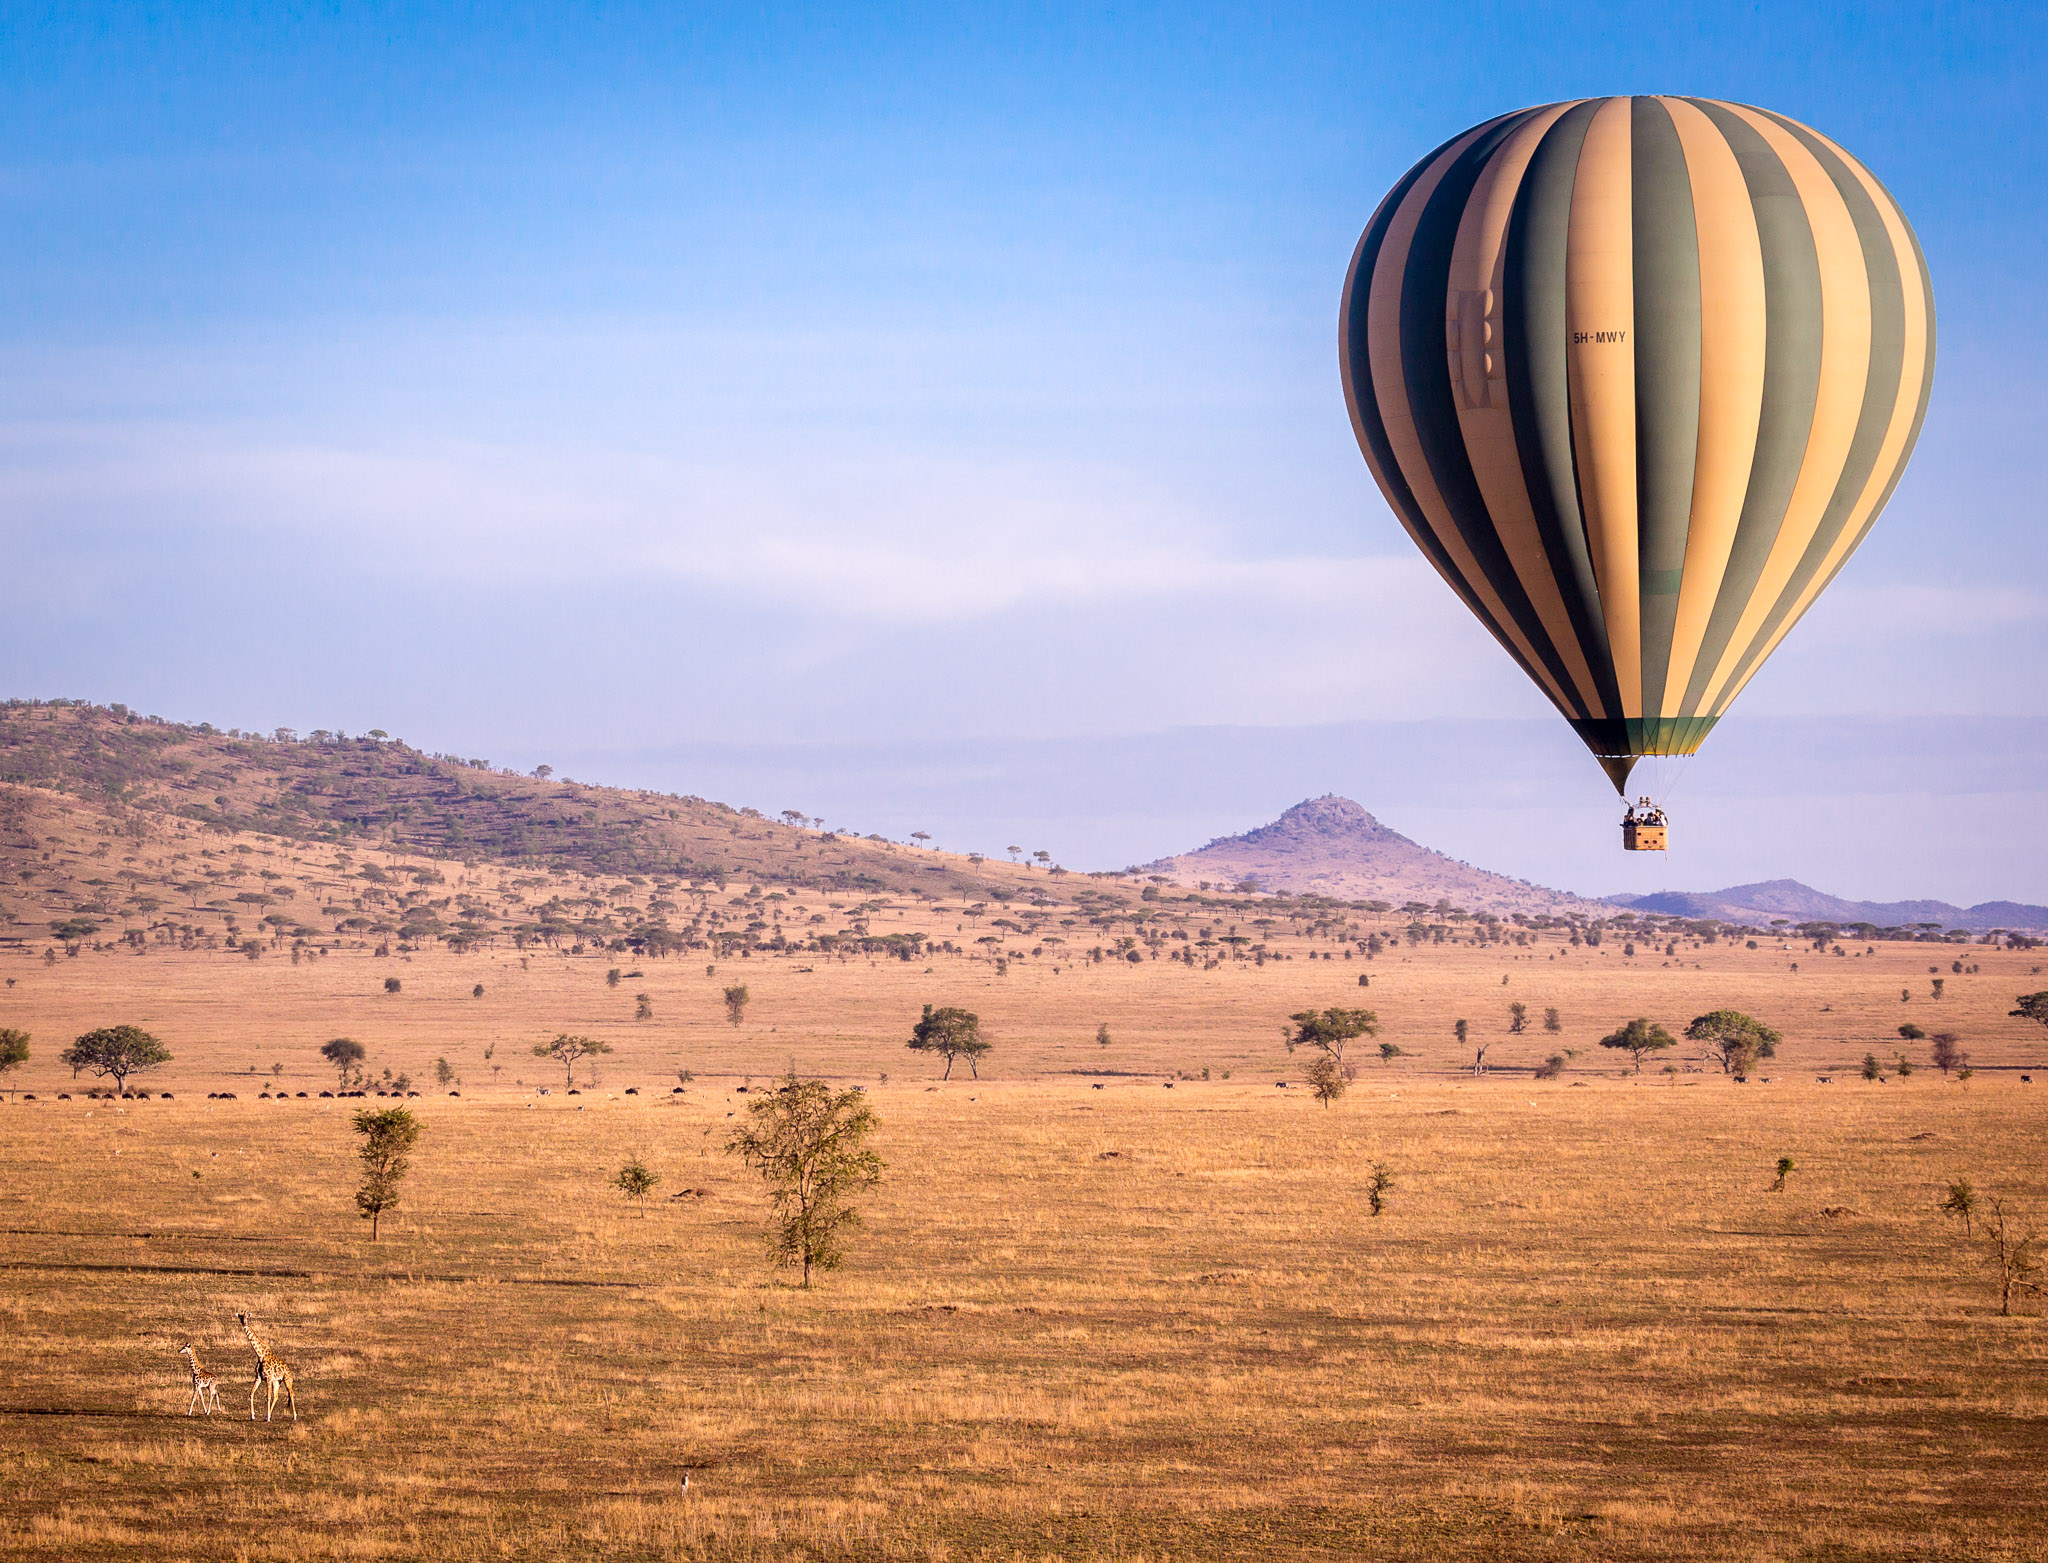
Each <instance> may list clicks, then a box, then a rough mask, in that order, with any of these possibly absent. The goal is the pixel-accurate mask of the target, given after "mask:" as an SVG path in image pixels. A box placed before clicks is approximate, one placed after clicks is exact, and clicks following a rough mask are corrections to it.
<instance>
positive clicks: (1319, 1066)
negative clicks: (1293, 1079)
mask: <svg viewBox="0 0 2048 1563" xmlns="http://www.w3.org/2000/svg"><path fill="white" fill-rule="evenodd" d="M1303 1074H1304V1075H1306V1076H1307V1078H1308V1084H1309V1089H1310V1090H1311V1091H1313V1092H1315V1097H1316V1100H1317V1101H1319V1102H1321V1103H1322V1104H1323V1105H1324V1106H1325V1107H1328V1106H1329V1105H1330V1103H1332V1102H1334V1101H1336V1100H1337V1098H1338V1097H1340V1096H1342V1095H1343V1094H1344V1091H1345V1087H1346V1085H1347V1082H1346V1080H1345V1079H1344V1066H1343V1065H1342V1064H1340V1063H1338V1062H1337V1055H1336V1054H1334V1053H1318V1054H1316V1056H1315V1057H1314V1058H1313V1059H1311V1060H1310V1061H1309V1066H1308V1068H1307V1069H1306V1070H1304V1071H1303Z"/></svg>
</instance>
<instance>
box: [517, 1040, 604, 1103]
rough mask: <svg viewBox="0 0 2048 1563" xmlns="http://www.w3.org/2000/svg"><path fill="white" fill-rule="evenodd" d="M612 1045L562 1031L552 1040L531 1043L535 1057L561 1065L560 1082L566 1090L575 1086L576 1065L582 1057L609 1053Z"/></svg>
mask: <svg viewBox="0 0 2048 1563" xmlns="http://www.w3.org/2000/svg"><path fill="white" fill-rule="evenodd" d="M611 1050H612V1045H611V1043H609V1042H604V1041H600V1040H599V1039H598V1038H596V1037H579V1036H571V1035H569V1034H568V1033H567V1032H563V1033H562V1034H561V1035H560V1036H557V1037H556V1038H555V1040H554V1041H552V1042H536V1043H534V1044H533V1056H534V1057H535V1058H552V1059H553V1060H554V1061H555V1062H556V1063H558V1064H560V1065H561V1066H562V1083H563V1087H564V1088H565V1089H567V1090H572V1091H573V1090H574V1089H575V1088H576V1065H577V1064H578V1063H579V1062H580V1061H581V1060H583V1059H586V1058H593V1057H595V1056H596V1055H598V1054H599V1053H609V1052H610V1051H611Z"/></svg>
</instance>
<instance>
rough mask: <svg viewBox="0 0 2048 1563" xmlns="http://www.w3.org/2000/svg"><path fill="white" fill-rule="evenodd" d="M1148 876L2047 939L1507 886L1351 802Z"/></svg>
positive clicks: (1678, 896) (1298, 816)
mask: <svg viewBox="0 0 2048 1563" xmlns="http://www.w3.org/2000/svg"><path fill="white" fill-rule="evenodd" d="M1139 871H1140V872H1141V873H1146V874H1163V875H1165V876H1166V877H1167V878H1169V879H1172V880H1174V881H1175V882H1176V883H1179V884H1182V885H1186V886H1188V887H1190V888H1194V887H1196V886H1199V885H1201V884H1203V883H1204V882H1205V881H1206V882H1208V883H1209V884H1213V885H1215V886H1216V887H1217V888H1219V889H1228V888H1232V887H1234V886H1238V885H1244V884H1251V885H1254V886H1256V887H1257V888H1258V889H1261V890H1285V891H1288V892H1290V893H1291V894H1294V895H1326V896H1332V897H1336V898H1338V899H1341V900H1347V901H1385V902H1387V903H1389V904H1390V905H1392V906H1396V907H1398V906H1401V905H1403V904H1404V903H1407V902H1410V901H1422V902H1427V903H1429V904H1431V905H1434V904H1435V903H1436V902H1438V901H1449V902H1450V903H1451V904H1452V905H1454V906H1458V907H1462V908H1464V909H1465V910H1467V911H1473V912H1501V913H1505V912H1549V913H1576V914H1578V915H1580V916H1588V917H1601V916H1611V915H1612V914H1613V909H1614V908H1616V907H1627V908H1629V909H1631V910H1633V911H1638V912H1657V913H1660V914H1663V915H1665V916H1670V917H1696V918H1707V917H1711V918H1714V919H1717V920H1718V921H1721V922H1726V923H1750V924H1755V925H1756V926H1758V927H1768V926H1769V925H1770V923H1771V922H1772V921H1773V920H1774V919H1777V918H1784V919H1786V920H1788V921H1790V922H1795V923H1807V922H1831V923H1844V924H1847V923H1871V924H1874V925H1875V926H1877V927H1879V928H1899V927H1905V926H1907V925H1910V924H1912V923H1938V924H1940V925H1941V926H1942V927H1943V928H1968V929H1972V930H1975V931H1978V932H1981V931H1983V930H1985V929H1990V928H2011V929H2027V930H2039V929H2048V906H2028V905H2025V904H2022V903H2020V902H2017V901H1986V902H1983V903H1982V904H1980V905H1977V906H1968V907H1964V906H1952V905H1950V904H1949V903H1948V902H1947V901H1845V900H1843V899H1842V898H1841V897H1840V896H1832V895H1828V894H1826V893H1824V892H1822V891H1819V890H1815V889H1814V888H1812V887H1811V886H1810V885H1803V884H1801V883H1799V881H1798V880H1796V879H1771V880H1766V881H1764V882H1763V883H1761V884H1752V885H1734V886H1731V887H1730V888H1728V889H1726V890H1715V891H1709V892H1703V893H1697V894H1693V893H1687V892H1684V891H1677V890H1664V891H1659V892H1658V893H1657V894H1655V895H1615V896H1608V897H1606V898H1605V899H1604V900H1593V899H1589V898H1587V897H1584V896H1577V895H1573V894H1571V893H1570V892H1569V891H1564V890H1552V889H1549V888H1547V887H1545V886H1543V885H1536V884H1531V883H1530V882H1529V881H1528V880H1526V879H1510V878H1508V877H1507V876H1506V875H1505V874H1496V873H1492V872H1489V871H1488V870H1486V869H1483V868H1474V867H1473V866H1472V865H1471V864H1469V863H1464V862H1460V861H1459V860H1458V859H1456V858H1450V857H1446V856H1444V854H1443V853H1441V852H1436V851H1432V850H1431V849H1430V848H1428V847H1425V846H1422V845H1421V844H1420V843H1418V842H1414V841H1410V840H1409V839H1408V838H1407V837H1406V836H1404V835H1402V834H1401V833H1400V832H1399V831H1397V830H1390V829H1388V828H1387V827H1386V826H1385V825H1382V824H1381V823H1380V822H1379V821H1378V820H1376V819H1374V818H1373V817H1372V815H1370V814H1368V813H1367V812H1366V811H1365V810H1364V809H1362V808H1360V807H1359V806H1358V805H1357V804H1356V803H1353V802H1352V801H1351V800H1350V799H1349V798H1340V797H1337V796H1335V795H1334V794H1332V795H1329V796H1325V797H1321V798H1310V799H1307V800H1305V801H1304V802H1301V803H1297V804H1296V805H1295V806H1294V807H1293V808H1291V809H1289V810H1288V811H1287V812H1286V813H1284V814H1282V815H1281V816H1280V817H1279V818H1278V819H1276V820H1274V821H1273V823H1272V824H1270V825H1261V826H1259V827H1258V828H1257V829H1256V830H1248V831H1246V832H1245V833H1244V834H1243V835H1240V836H1222V837H1219V838H1217V839H1216V840H1214V841H1212V842H1210V843H1209V844H1208V845H1207V846H1205V847H1203V848H1201V849H1200V850H1199V851H1195V852H1183V853H1180V854H1178V855H1177V856H1174V857H1165V858H1160V859H1158V860H1157V861H1156V862H1152V863H1147V864H1145V865H1144V866H1143V867H1142V868H1141V869H1140V870H1139Z"/></svg>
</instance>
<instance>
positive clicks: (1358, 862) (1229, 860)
mask: <svg viewBox="0 0 2048 1563" xmlns="http://www.w3.org/2000/svg"><path fill="white" fill-rule="evenodd" d="M1139 871H1140V872H1141V873H1147V874H1163V875H1165V876H1166V877H1167V878H1169V879H1172V880H1174V881H1175V882H1176V883H1178V884H1181V885H1186V886H1202V887H1203V888H1207V887H1208V886H1209V885H1215V886H1217V887H1218V888H1223V889H1228V888H1231V887H1233V886H1245V885H1256V886H1257V887H1258V888H1259V889H1261V890H1284V891H1288V892H1291V893H1292V894H1295V895H1324V896H1331V897H1335V898H1338V899H1342V900H1352V901H1365V900H1373V901H1384V902H1386V903H1388V904H1389V905H1390V906H1402V905H1404V904H1407V903H1421V904H1423V905H1434V904H1435V903H1437V902H1438V901H1450V902H1451V903H1453V904H1454V905H1457V906H1461V907H1465V908H1467V909H1469V910H1472V911H1484V912H1536V913H1585V914H1589V915H1594V916H1597V915H1599V903H1597V902H1592V901H1587V900H1584V899H1582V898H1581V897H1578V896H1575V895H1571V894H1568V893H1566V892H1564V891H1561V890H1548V889H1545V888H1544V887H1543V886H1541V885H1532V884H1530V883H1529V882H1528V881H1527V880H1525V879H1510V878H1508V877H1507V876H1506V875H1504V874H1495V873H1490V872H1488V871H1487V870H1486V869H1483V868H1474V867H1472V866H1471V865H1470V864H1469V863H1461V862H1459V861H1458V860H1457V859H1455V858H1450V857H1446V856H1444V854H1443V853H1441V852H1436V851H1433V850H1431V849H1430V848H1428V847H1425V846H1422V845H1420V844H1419V843H1417V842H1414V841H1410V840H1409V839H1408V838H1407V837H1406V836H1404V835H1402V834H1401V833H1400V832H1399V831H1397V830H1390V829H1388V827H1386V826H1385V825H1382V824H1381V823H1380V822H1379V821H1378V820H1376V819H1374V818H1373V817H1372V815H1370V814H1368V813H1367V812H1366V811H1365V810H1364V809H1362V808H1360V807H1359V806H1358V805H1357V804H1356V803H1353V802H1352V801H1351V800H1350V799H1349V798H1339V797H1337V796H1335V795H1334V794H1331V795H1327V796H1324V797H1321V798H1309V799H1306V800H1304V801H1303V802H1301V803H1297V804H1296V805H1295V806H1294V807H1293V808H1291V809H1289V810H1288V811H1287V812H1286V813H1284V814H1282V815H1281V816H1280V817H1279V818H1278V819H1276V820H1274V821H1273V822H1272V823H1271V824H1270V825H1261V826H1259V827H1258V829H1256V830H1249V831H1246V832H1245V833H1244V834H1243V835H1241V836H1223V837H1219V838H1218V839H1216V840H1214V841H1211V842H1210V843H1209V844H1208V845H1207V846H1205V847H1203V848H1201V849H1200V850H1198V851H1195V852H1185V853H1182V854H1180V855H1179V856H1177V857H1167V858H1160V859H1159V860H1158V861H1156V862H1152V863H1147V864H1145V865H1144V866H1143V867H1142V868H1141V869H1140V870H1139ZM1205 881H1206V884H1205V883H1204V882H1205Z"/></svg>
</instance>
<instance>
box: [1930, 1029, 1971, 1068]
mask: <svg viewBox="0 0 2048 1563" xmlns="http://www.w3.org/2000/svg"><path fill="white" fill-rule="evenodd" d="M1927 1050H1928V1052H1929V1054H1930V1055H1932V1057H1933V1059H1934V1067H1935V1068H1936V1069H1939V1070H1940V1071H1941V1072H1942V1074H1944V1075H1946V1074H1947V1073H1948V1072H1949V1071H1950V1070H1951V1069H1961V1068H1962V1067H1963V1065H1965V1064H1966V1063H1968V1062H1969V1060H1970V1055H1969V1054H1968V1053H1966V1052H1964V1051H1963V1049H1962V1046H1961V1038H1959V1037H1958V1036H1957V1035H1956V1034H1955V1033H1954V1032H1953V1031H1937V1032H1935V1033H1934V1035H1933V1036H1931V1037H1929V1038H1928V1039H1927Z"/></svg>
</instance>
